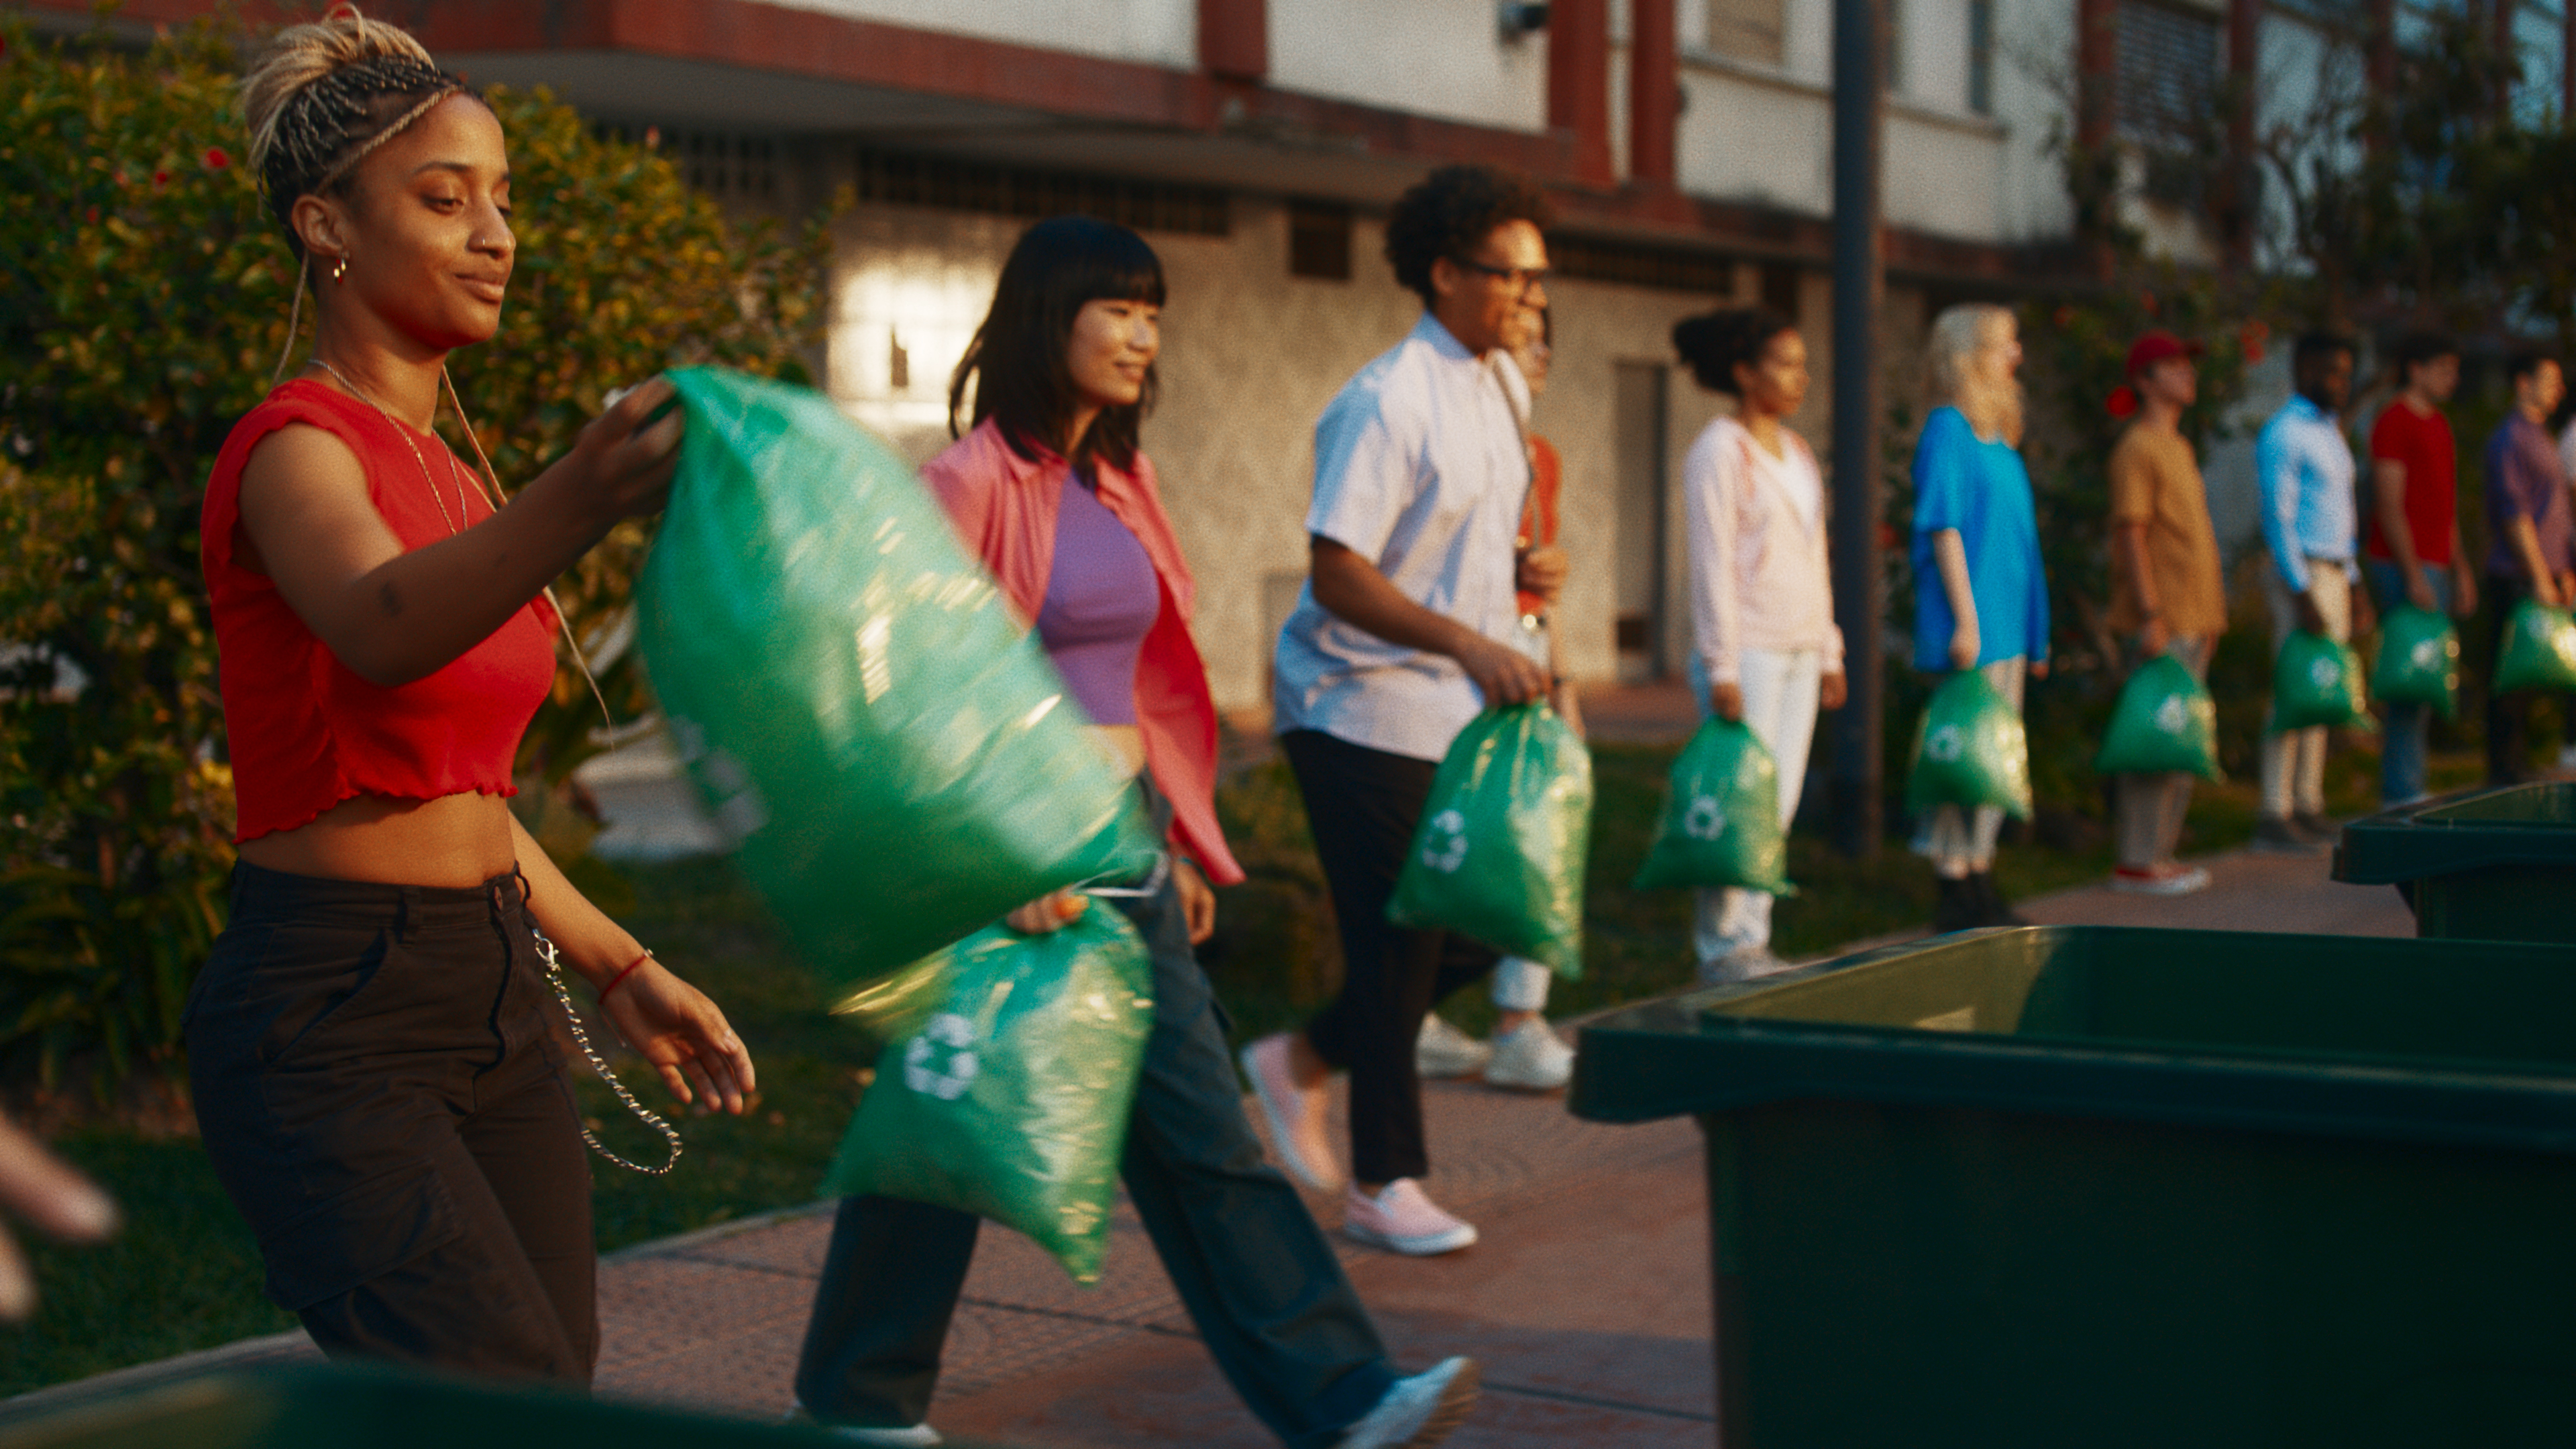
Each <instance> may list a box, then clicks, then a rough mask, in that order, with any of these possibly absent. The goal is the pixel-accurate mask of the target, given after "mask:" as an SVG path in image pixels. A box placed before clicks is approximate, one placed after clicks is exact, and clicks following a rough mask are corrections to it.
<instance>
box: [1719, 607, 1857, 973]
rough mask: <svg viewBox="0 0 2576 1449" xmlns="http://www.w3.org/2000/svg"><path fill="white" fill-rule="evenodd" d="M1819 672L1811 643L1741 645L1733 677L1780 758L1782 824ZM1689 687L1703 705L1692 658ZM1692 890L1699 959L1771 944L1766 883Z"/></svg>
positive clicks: (1801, 779)
mask: <svg viewBox="0 0 2576 1449" xmlns="http://www.w3.org/2000/svg"><path fill="white" fill-rule="evenodd" d="M1824 677H1825V656H1824V655H1823V654H1822V653H1821V652H1820V651H1817V650H1814V649H1798V650H1789V651H1778V650H1770V649H1747V650H1745V651H1744V652H1743V654H1742V656H1741V657H1740V658H1739V660H1738V663H1737V673H1736V681H1735V682H1736V686H1737V687H1738V688H1739V689H1741V690H1743V692H1744V723H1745V724H1746V725H1747V726H1749V727H1750V728H1751V729H1752V731H1753V737H1754V738H1755V739H1757V740H1760V741H1761V742H1762V747H1763V748H1764V749H1766V750H1769V751H1770V752H1771V758H1772V759H1773V760H1775V761H1777V762H1779V766H1780V828H1781V829H1782V830H1784V831H1785V830H1787V829H1788V828H1789V822H1790V821H1791V820H1794V819H1796V818H1797V815H1798V795H1799V792H1800V791H1801V790H1803V789H1804V788H1805V787H1806V783H1807V751H1808V748H1809V746H1811V745H1812V744H1814V742H1815V738H1816V707H1817V703H1818V690H1819V688H1820V687H1821V685H1822V683H1823V681H1824ZM1691 687H1692V688H1693V689H1695V690H1697V691H1698V692H1699V707H1700V713H1702V714H1706V713H1708V681H1707V679H1706V677H1705V676H1704V675H1703V673H1702V672H1701V668H1700V664H1699V661H1698V660H1696V659H1694V660H1692V661H1691ZM1696 895H1697V897H1698V900H1697V902H1696V906H1697V910H1696V917H1697V919H1696V920H1695V922H1694V923H1693V926H1692V930H1691V945H1692V947H1693V948H1694V949H1695V950H1696V951H1697V952H1698V953H1699V960H1700V964H1701V965H1703V966H1706V965H1708V964H1710V963H1712V962H1715V961H1718V960H1721V959H1723V958H1725V957H1727V956H1730V955H1732V954H1734V953H1735V952H1738V951H1756V950H1760V949H1762V948H1763V947H1766V946H1768V945H1770V944H1771V893H1770V892H1769V891H1755V890H1745V889H1742V888H1740V887H1734V886H1730V887H1727V888H1725V889H1722V890H1703V891H1699V892H1696Z"/></svg>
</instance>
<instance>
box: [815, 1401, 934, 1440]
mask: <svg viewBox="0 0 2576 1449" xmlns="http://www.w3.org/2000/svg"><path fill="white" fill-rule="evenodd" d="M786 1422H787V1423H790V1424H804V1425H808V1426H811V1427H813V1428H816V1429H820V1430H822V1431H823V1432H824V1433H826V1434H828V1435H830V1436H831V1437H833V1438H835V1439H839V1440H843V1441H845V1442H847V1443H851V1444H874V1445H878V1446H881V1449H937V1446H938V1445H940V1444H943V1443H946V1442H947V1441H946V1440H944V1439H941V1438H940V1437H939V1431H938V1430H936V1429H934V1428H932V1427H930V1426H929V1425H928V1424H915V1425H913V1426H912V1427H910V1428H908V1429H863V1428H861V1427H859V1426H858V1425H856V1424H826V1423H824V1422H823V1421H821V1420H819V1419H817V1418H815V1417H814V1414H813V1411H812V1410H810V1409H808V1408H806V1407H805V1406H804V1405H803V1404H802V1403H799V1404H797V1405H795V1406H794V1407H793V1408H790V1409H789V1410H788V1411H787V1418H786Z"/></svg>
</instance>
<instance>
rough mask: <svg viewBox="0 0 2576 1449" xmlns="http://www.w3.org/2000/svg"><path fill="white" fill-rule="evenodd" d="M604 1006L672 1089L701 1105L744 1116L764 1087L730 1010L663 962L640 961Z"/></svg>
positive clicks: (702, 1108)
mask: <svg viewBox="0 0 2576 1449" xmlns="http://www.w3.org/2000/svg"><path fill="white" fill-rule="evenodd" d="M603 1009H604V1010H606V1011H607V1013H608V1020H609V1023H610V1024H611V1025H613V1026H615V1027H616V1028H617V1034H618V1035H619V1036H621V1037H624V1038H625V1039H626V1044H627V1045H628V1046H631V1047H633V1048H635V1050H636V1051H638V1052H640V1053H642V1054H643V1057H644V1060H646V1061H648V1062H651V1063H652V1064H653V1069H654V1070H655V1071H657V1072H660V1073H661V1074H662V1081H663V1083H664V1085H666V1086H668V1087H669V1088H670V1089H671V1095H672V1096H674V1097H677V1098H679V1099H680V1100H681V1101H683V1102H688V1103H692V1104H695V1105H696V1106H697V1108H698V1110H699V1111H701V1112H712V1111H715V1110H717V1109H718V1108H721V1109H723V1110H724V1111H727V1112H731V1113H733V1114H734V1115H735V1116H737V1117H739V1116H741V1115H742V1113H743V1108H744V1107H745V1105H746V1104H747V1103H748V1102H749V1100H750V1098H751V1095H752V1093H753V1092H755V1091H756V1090H758V1088H759V1081H758V1078H757V1077H755V1076H754V1075H753V1072H752V1066H751V1051H750V1049H749V1048H747V1047H745V1046H744V1045H743V1044H742V1038H741V1037H739V1036H736V1035H734V1030H733V1027H732V1026H731V1025H730V1024H728V1023H727V1022H726V1021H725V1014H724V1012H723V1011H722V1010H721V1009H719V1008H718V1007H717V1006H716V1004H715V1003H714V1002H712V1001H710V1000H708V999H707V995H706V993H705V992H703V991H700V990H698V988H696V987H694V986H691V985H690V984H689V983H687V982H685V981H683V980H681V979H680V978H679V977H677V976H674V975H672V974H671V972H670V970H669V969H668V968H666V967H665V966H663V964H662V963H661V962H659V961H654V960H647V961H645V962H644V964H643V965H641V966H638V967H636V968H635V973H634V974H633V975H631V976H629V977H628V978H627V979H626V981H625V983H624V984H623V985H621V986H619V987H618V988H617V990H616V991H615V992H614V993H613V994H612V995H611V996H610V997H609V999H608V1002H607V1004H606V1006H605V1007H604V1008H603Z"/></svg>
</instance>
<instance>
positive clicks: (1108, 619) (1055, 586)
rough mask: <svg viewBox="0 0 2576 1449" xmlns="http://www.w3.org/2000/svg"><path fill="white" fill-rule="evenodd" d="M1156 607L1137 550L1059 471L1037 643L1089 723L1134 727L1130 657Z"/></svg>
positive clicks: (1155, 588) (1156, 594) (1155, 590)
mask: <svg viewBox="0 0 2576 1449" xmlns="http://www.w3.org/2000/svg"><path fill="white" fill-rule="evenodd" d="M1162 609H1163V594H1162V587H1161V584H1160V582H1159V581H1158V580H1156V579H1155V577H1154V561H1153V560H1152V559H1151V558H1148V557H1147V556H1146V554H1145V545H1143V544H1141V543H1138V542H1137V541H1136V535H1135V534H1133V533H1131V532H1129V531H1128V529H1127V525H1126V524H1123V523H1121V522H1119V521H1118V515H1116V514H1114V513H1112V512H1110V511H1109V509H1108V507H1107V506H1106V505H1104V504H1102V503H1101V501H1100V500H1099V499H1098V498H1095V497H1093V496H1092V493H1091V490H1090V489H1088V488H1086V487H1084V486H1083V485H1082V484H1081V483H1079V482H1077V481H1076V480H1075V478H1074V475H1073V474H1072V473H1070V472H1068V473H1066V474H1065V478H1064V499H1063V502H1062V503H1061V504H1060V505H1059V506H1058V508H1057V510H1056V516H1055V564H1054V567H1052V568H1051V569H1049V570H1048V572H1047V591H1046V603H1045V605H1044V606H1043V607H1042V608H1040V609H1039V610H1038V642H1039V643H1040V644H1043V645H1044V646H1046V652H1047V656H1048V657H1049V658H1051V659H1053V660H1054V661H1055V667H1056V672H1057V673H1059V674H1062V675H1063V676H1064V682H1065V684H1066V685H1067V686H1068V687H1070V688H1071V689H1072V690H1073V702H1074V703H1076V704H1078V705H1081V706H1082V712H1083V713H1084V714H1087V715H1089V716H1090V717H1091V721H1092V723H1094V724H1105V725H1132V724H1134V723H1135V722H1136V656H1137V654H1138V653H1140V652H1141V651H1142V650H1143V649H1144V647H1145V635H1146V632H1147V631H1149V630H1151V629H1152V628H1153V627H1154V620H1155V618H1156V617H1157V616H1159V615H1160V614H1161V613H1162Z"/></svg>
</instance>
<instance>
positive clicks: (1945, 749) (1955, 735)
mask: <svg viewBox="0 0 2576 1449" xmlns="http://www.w3.org/2000/svg"><path fill="white" fill-rule="evenodd" d="M1967 752H1968V735H1967V732H1966V731H1965V730H1962V729H1960V728H1959V727H1958V726H1957V725H1954V724H1945V725H1943V726H1941V727H1940V728H1939V729H1937V730H1934V731H1933V732H1932V734H1931V736H1930V737H1929V738H1927V739H1925V740H1924V741H1923V757H1924V758H1925V759H1927V760H1939V761H1941V762H1942V763H1944V764H1947V763H1949V762H1950V761H1952V760H1955V759H1957V758H1959V757H1960V756H1961V755H1964V754H1966V753H1967Z"/></svg>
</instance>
